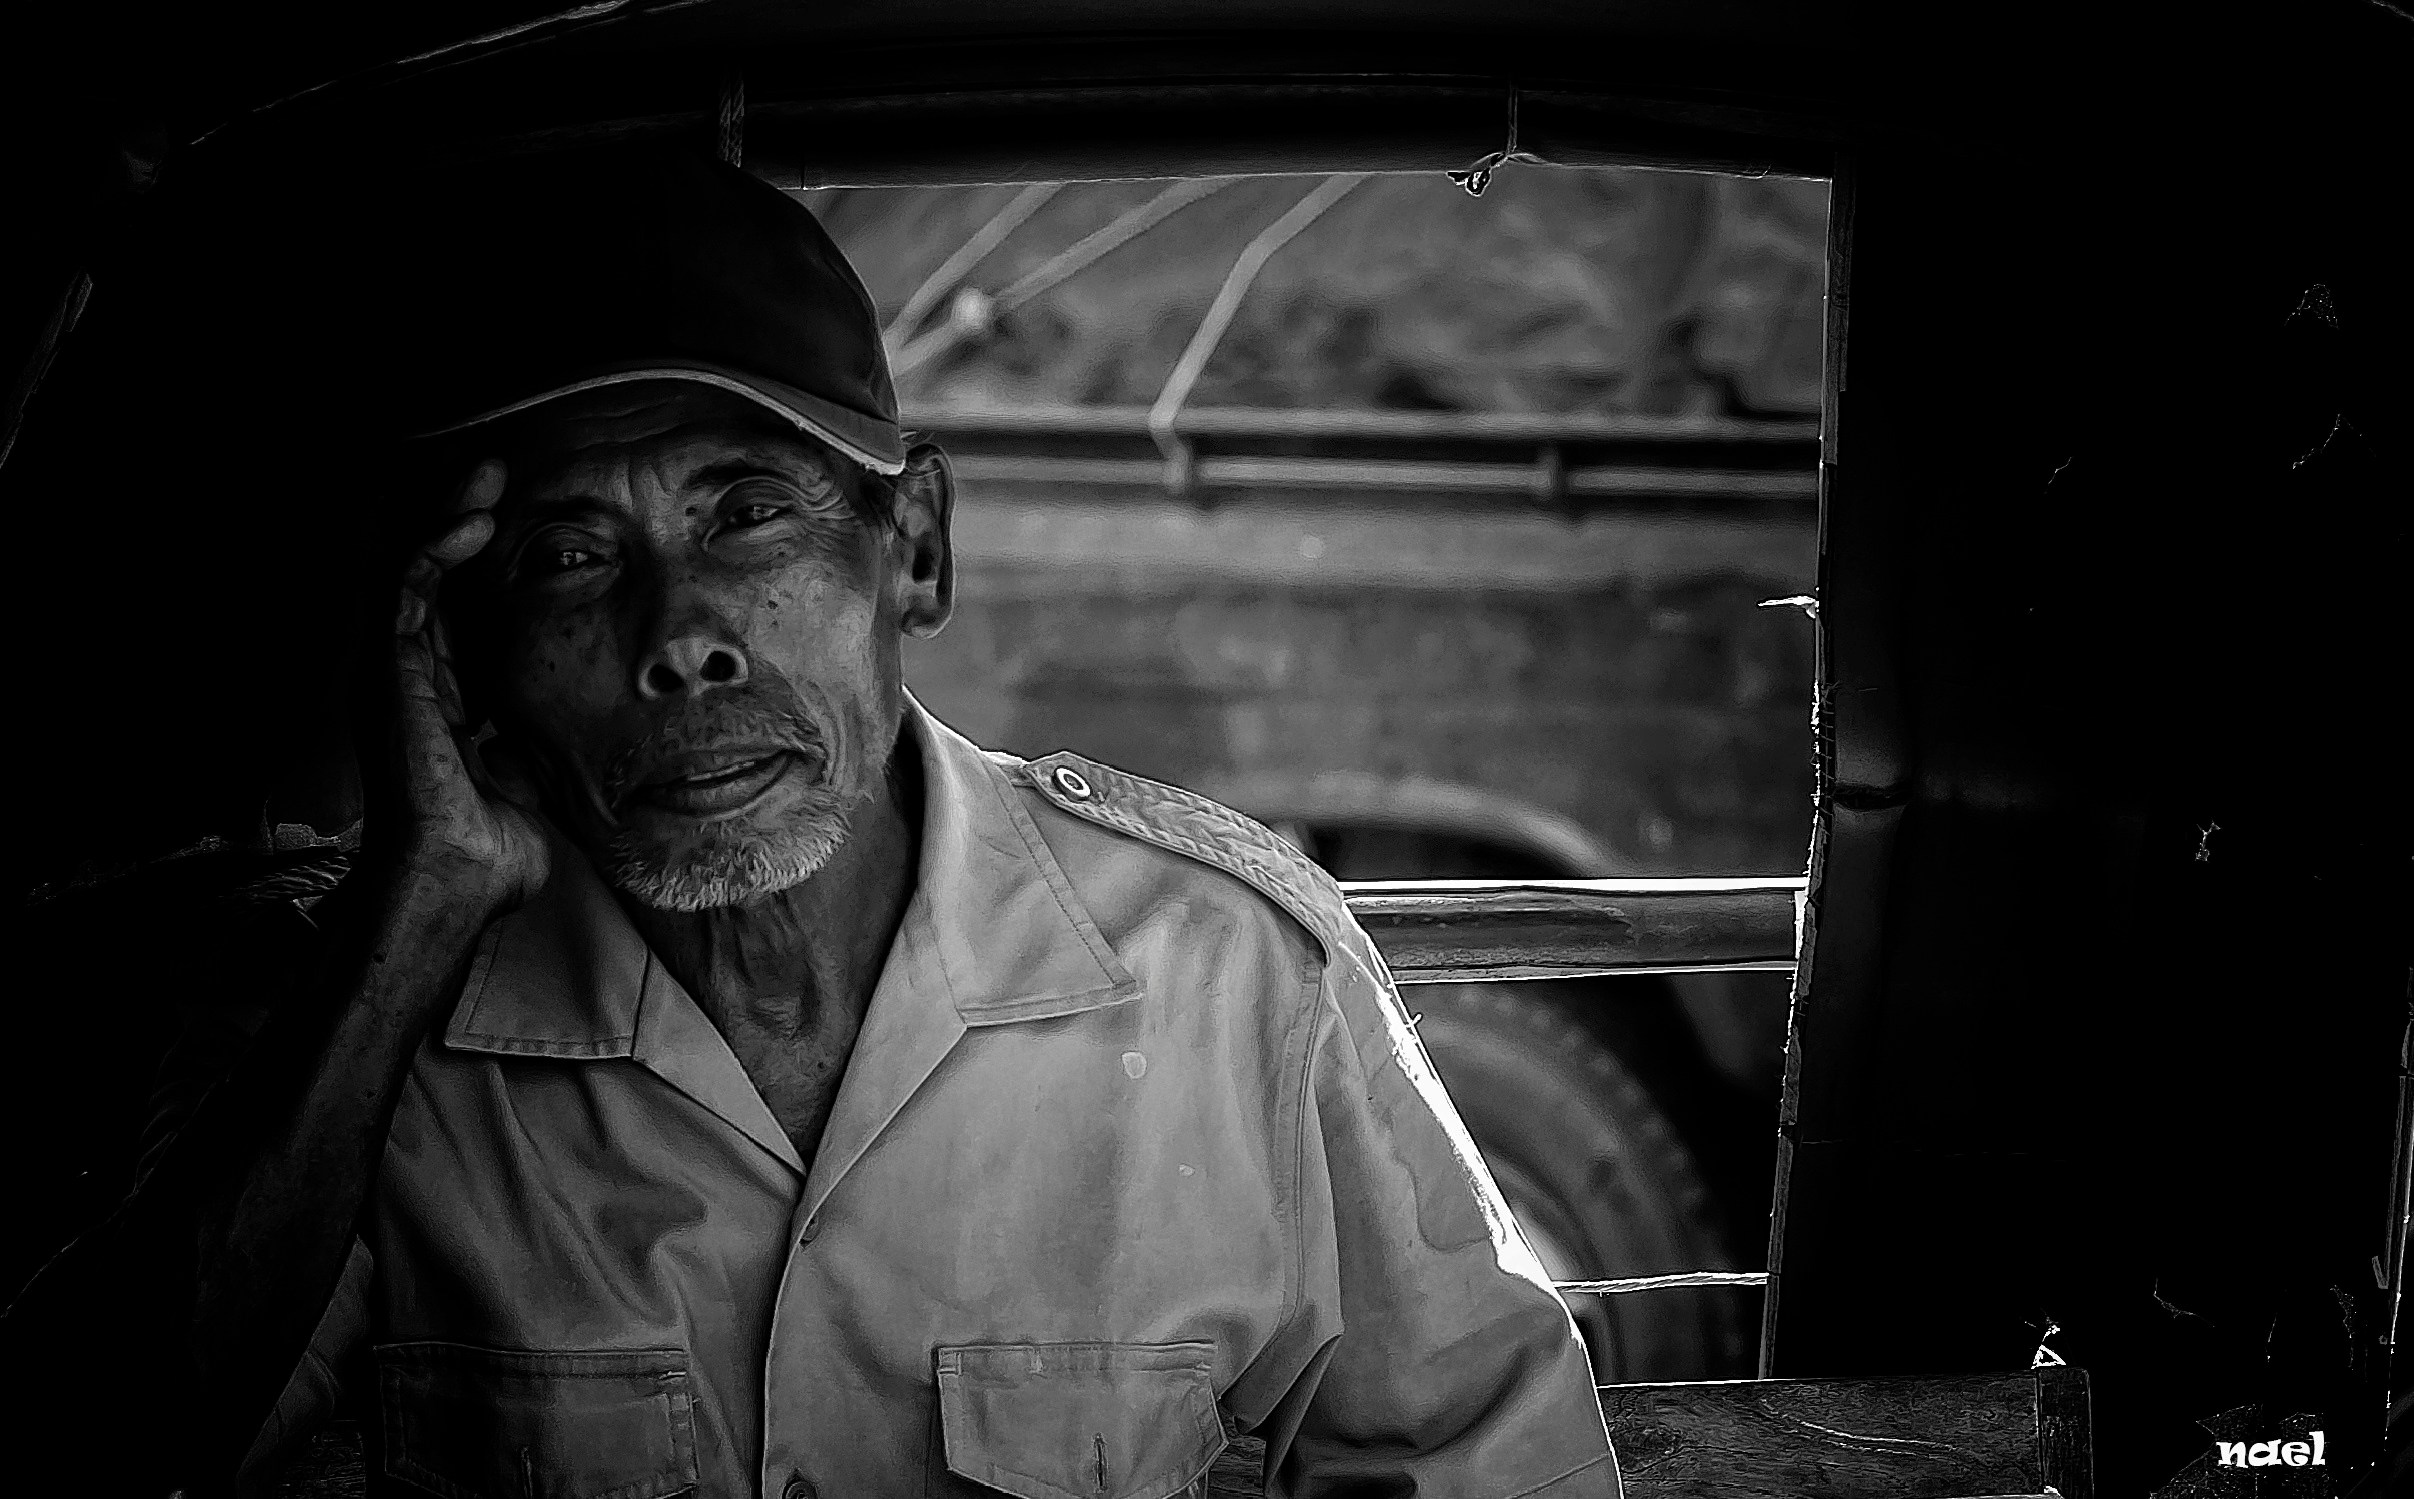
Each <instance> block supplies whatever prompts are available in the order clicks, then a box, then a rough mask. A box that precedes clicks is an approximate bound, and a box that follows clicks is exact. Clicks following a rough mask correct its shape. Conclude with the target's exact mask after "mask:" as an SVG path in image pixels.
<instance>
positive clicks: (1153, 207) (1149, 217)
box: [889, 178, 1231, 376]
mask: <svg viewBox="0 0 2414 1499" xmlns="http://www.w3.org/2000/svg"><path fill="white" fill-rule="evenodd" d="M1230 185H1231V179H1230V178H1203V179H1186V180H1184V181H1181V182H1176V183H1174V184H1173V185H1172V186H1170V187H1167V188H1166V189H1165V190H1164V191H1162V192H1160V193H1158V194H1157V195H1156V196H1155V197H1153V198H1151V199H1149V200H1148V201H1147V202H1145V203H1143V204H1141V205H1140V206H1139V207H1137V208H1133V209H1130V210H1128V211H1126V212H1124V213H1121V214H1118V215H1116V216H1115V218H1113V219H1112V220H1110V221H1108V222H1107V223H1106V224H1105V225H1104V226H1102V227H1100V228H1098V229H1094V230H1092V231H1090V232H1089V233H1088V234H1085V235H1083V236H1082V237H1081V238H1080V239H1077V240H1075V241H1074V242H1073V243H1072V244H1070V245H1068V246H1066V247H1065V248H1064V249H1062V250H1060V251H1058V252H1057V253H1056V254H1054V255H1052V256H1050V257H1048V258H1047V259H1046V260H1043V261H1041V262H1040V263H1039V264H1038V265H1036V266H1034V267H1032V268H1031V270H1030V271H1029V272H1027V273H1025V274H1024V276H1023V277H1022V279H1020V280H1018V281H1016V282H1015V283H1014V284H1013V285H1011V286H1009V287H1007V288H1006V289H1005V290H1004V291H1002V292H999V293H998V294H997V300H996V302H995V304H994V307H995V310H996V311H998V312H1001V313H1004V312H1012V311H1013V310H1014V309H1015V308H1017V307H1020V306H1022V305H1023V304H1024V303H1025V302H1028V301H1030V300H1031V299H1032V298H1033V297H1036V296H1038V295H1039V294H1040V293H1042V292H1044V291H1047V290H1048V289H1050V288H1051V287H1054V286H1056V285H1057V284H1058V283H1060V282H1062V281H1064V280H1065V279H1067V278H1068V277H1070V276H1072V275H1073V274H1074V273H1075V272H1076V271H1079V270H1082V269H1083V268H1085V267H1087V266H1088V265H1089V264H1090V263H1091V262H1093V261H1095V260H1097V259H1099V258H1100V257H1101V256H1103V255H1105V254H1106V253H1107V252H1108V251H1110V250H1114V249H1117V248H1120V247H1121V246H1123V245H1125V244H1128V243H1130V242H1131V241H1132V240H1134V239H1137V238H1139V237H1140V236H1141V235H1142V234H1144V233H1146V232H1147V231H1148V230H1150V229H1152V228H1154V227H1156V226H1157V225H1158V224H1160V223H1163V222H1164V221H1165V220H1166V219H1167V218H1169V217H1171V216H1172V215H1173V214H1174V213H1175V212H1176V211H1177V210H1179V209H1183V208H1187V207H1189V206H1190V205H1191V204H1193V203H1196V202H1198V201H1199V200H1200V199H1201V198H1204V197H1207V196H1209V195H1210V194H1213V193H1217V192H1221V191H1222V190H1223V189H1224V188H1226V187H1228V186H1230ZM965 336H966V335H965V330H964V328H963V327H962V326H961V325H959V324H956V323H953V322H948V323H942V324H941V325H940V326H938V327H936V328H933V329H931V330H930V331H929V332H928V333H925V334H923V335H922V336H921V337H920V338H917V339H914V340H913V341H912V342H910V343H908V344H907V345H906V346H905V347H904V348H902V349H899V350H898V351H897V353H896V357H895V358H893V359H891V360H890V361H889V364H890V373H891V374H892V375H893V376H901V375H905V374H909V373H911V372H912V371H914V370H916V369H918V368H920V367H921V366H923V365H925V364H928V363H929V362H930V361H931V360H933V359H936V358H937V357H939V356H940V355H941V354H944V353H946V352H947V351H948V350H950V349H952V348H954V347H955V346H956V345H957V344H959V343H961V342H963V340H964V338H965Z"/></svg>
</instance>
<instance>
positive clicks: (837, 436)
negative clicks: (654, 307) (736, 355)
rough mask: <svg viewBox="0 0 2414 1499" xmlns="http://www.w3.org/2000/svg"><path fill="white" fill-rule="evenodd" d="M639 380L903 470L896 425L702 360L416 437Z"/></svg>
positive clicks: (615, 377) (643, 369)
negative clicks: (733, 403)
mask: <svg viewBox="0 0 2414 1499" xmlns="http://www.w3.org/2000/svg"><path fill="white" fill-rule="evenodd" d="M639 380H685V381H689V382H691V383H693V384H697V385H709V386H712V387H713V388H714V389H716V390H726V391H728V392H729V393H730V394H732V395H736V396H743V397H745V398H746V399H747V400H749V401H752V402H754V403H755V404H756V405H758V406H762V407H764V408H766V409H768V410H771V411H774V412H777V413H778V414H779V415H781V416H784V417H786V418H787V419H788V420H789V421H791V422H793V423H795V424H796V426H797V427H798V428H799V429H801V430H803V431H806V432H809V433H811V434H812V435H814V436H815V437H818V438H820V439H821V440H822V441H823V442H826V443H828V444H829V445H830V446H831V447H834V448H836V449H838V451H840V452H841V453H844V454H846V455H847V456H848V457H849V458H852V459H854V460H855V461H856V462H857V463H860V464H862V465H863V466H864V467H865V468H868V469H870V470H872V471H873V472H874V473H880V474H901V473H903V472H905V444H904V440H903V437H902V436H901V435H900V434H899V432H898V430H897V425H896V423H894V422H889V421H883V420H882V419H881V418H879V417H875V416H866V415H864V414H863V413H862V412H860V411H854V410H850V409H849V408H847V407H844V406H841V405H839V404H838V403H837V402H836V401H830V400H825V399H823V398H822V397H820V396H817V395H813V394H811V393H810V392H807V391H802V390H798V389H797V388H796V387H795V386H793V385H784V384H782V383H780V382H779V381H777V380H766V379H764V378H763V377H762V376H760V375H754V374H749V373H747V372H745V371H743V370H735V369H731V368H729V367H727V366H726V365H714V364H706V363H703V362H701V361H696V362H692V363H679V364H665V363H661V362H649V363H645V364H634V365H628V366H619V367H615V368H612V369H608V370H599V371H597V372H596V373H594V374H592V375H587V376H584V377H582V378H580V379H577V380H573V381H570V382H569V383H567V384H564V385H557V386H554V387H553V388H551V389H549V390H543V391H539V392H538V393H537V394H535V395H532V396H524V397H522V398H521V399H519V400H517V401H513V402H512V403H511V404H510V405H508V406H497V407H496V408H494V409H493V410H492V411H484V412H480V413H479V414H478V415H476V416H473V417H470V418H468V419H466V420H464V421H458V422H453V423H451V424H450V425H447V426H442V427H431V428H429V429H428V430H427V431H425V432H421V433H417V434H415V435H417V436H419V437H440V436H442V435H444V434H445V433H448V432H465V431H467V430H469V429H470V428H472V427H475V426H479V425H481V424H483V423H486V422H491V421H498V420H500V419H502V418H503V417H507V416H511V415H513V414H514V413H517V412H522V411H526V410H529V409H530V408H532V407H536V406H542V405H544V404H545V403H546V402H547V401H558V400H560V399H561V398H562V397H563V396H571V395H576V394H578V393H579V392H580V391H586V390H601V389H604V388H605V387H607V386H612V385H629V384H633V383H635V382H637V381H639Z"/></svg>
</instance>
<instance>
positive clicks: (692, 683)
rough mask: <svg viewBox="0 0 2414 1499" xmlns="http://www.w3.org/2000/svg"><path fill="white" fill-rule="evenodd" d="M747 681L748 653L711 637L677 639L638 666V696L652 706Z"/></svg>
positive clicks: (699, 636)
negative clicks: (667, 700) (671, 699)
mask: <svg viewBox="0 0 2414 1499" xmlns="http://www.w3.org/2000/svg"><path fill="white" fill-rule="evenodd" d="M745 680H746V653H745V652H744V651H742V650H740V649H738V648H737V647H736V646H734V645H731V644H730V643H729V642H728V641H726V640H715V639H713V638H712V637H710V636H708V635H674V636H672V637H671V638H670V639H668V640H666V641H664V642H663V643H662V644H661V645H659V646H657V647H655V648H654V650H652V651H651V652H649V653H648V654H647V655H646V658H645V659H644V660H642V661H640V662H638V663H637V695H638V696H639V697H641V698H643V699H645V700H646V701H647V702H649V703H650V702H659V701H661V700H662V699H664V698H670V697H679V696H681V695H685V696H688V697H696V696H699V695H701V694H703V693H706V692H710V691H711V690H712V689H714V688H715V687H735V686H737V685H739V684H740V683H742V682H744V681H745Z"/></svg>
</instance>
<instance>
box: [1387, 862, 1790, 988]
mask: <svg viewBox="0 0 2414 1499" xmlns="http://www.w3.org/2000/svg"><path fill="white" fill-rule="evenodd" d="M1803 886H1804V881H1802V880H1800V879H1784V878H1762V879H1748V880H1707V879H1696V880H1524V881H1515V882H1508V881H1493V880H1432V881H1409V880H1380V881H1376V880H1368V881H1361V882H1355V883H1345V884H1344V885H1343V886H1342V887H1341V888H1342V892H1343V894H1344V895H1345V896H1346V897H1347V898H1348V900H1349V908H1350V914H1351V915H1353V916H1355V917H1357V918H1358V922H1359V924H1360V925H1361V926H1363V927H1365V928H1366V930H1367V933H1368V934H1369V935H1370V936H1372V937H1373V938H1374V939H1375V945H1376V946H1377V947H1378V948H1380V949H1382V952H1383V960H1384V962H1386V963H1388V964H1389V965H1390V966H1391V971H1392V975H1393V976H1394V977H1395V978H1397V979H1398V980H1399V981H1400V982H1401V983H1404V984H1417V983H1445V982H1451V981H1457V980H1468V979H1511V978H1578V977H1583V976H1587V975H1592V974H1607V973H1668V972H1677V971H1681V970H1684V969H1702V968H1790V967H1792V966H1793V962H1794V915H1795V906H1796V903H1797V901H1798V900H1799V898H1800V896H1801V893H1802V889H1803Z"/></svg>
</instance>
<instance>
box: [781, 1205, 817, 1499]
mask: <svg viewBox="0 0 2414 1499" xmlns="http://www.w3.org/2000/svg"><path fill="white" fill-rule="evenodd" d="M820 1237H821V1214H819V1213H815V1214H814V1215H813V1216H812V1217H810V1218H807V1219H806V1220H805V1231H804V1233H803V1234H801V1235H799V1236H798V1238H797V1241H796V1242H797V1243H799V1244H810V1243H812V1242H813V1241H814V1240H815V1239H818V1238H820ZM797 1482H799V1483H803V1482H804V1480H803V1479H798V1480H797ZM805 1486H806V1487H807V1488H811V1487H812V1485H811V1484H806V1485H805ZM787 1499H797V1496H796V1495H794V1494H790V1495H788V1496H787Z"/></svg>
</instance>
